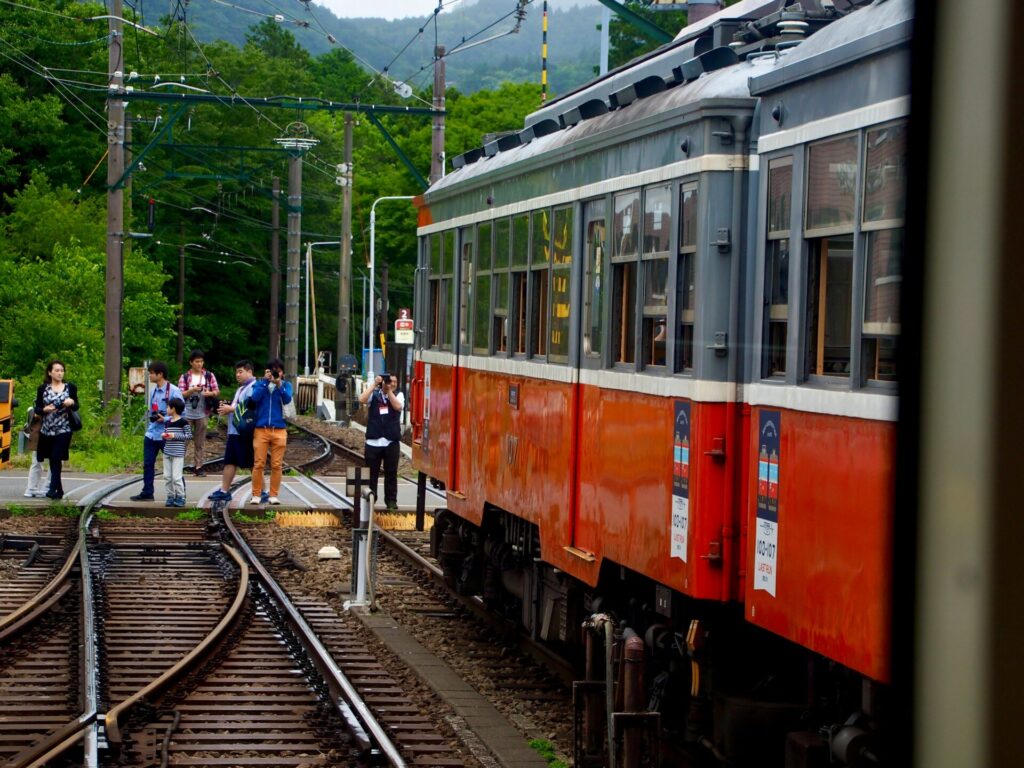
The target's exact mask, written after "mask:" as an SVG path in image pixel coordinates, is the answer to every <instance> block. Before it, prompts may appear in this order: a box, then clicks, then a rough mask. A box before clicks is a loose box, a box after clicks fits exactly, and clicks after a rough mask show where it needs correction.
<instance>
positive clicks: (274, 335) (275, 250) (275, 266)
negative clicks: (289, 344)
mask: <svg viewBox="0 0 1024 768" xmlns="http://www.w3.org/2000/svg"><path fill="white" fill-rule="evenodd" d="M271 195H272V196H273V204H272V205H271V208H270V344H269V345H268V349H269V351H270V357H280V355H281V319H280V317H278V312H277V308H278V305H279V304H280V303H281V233H280V230H281V213H280V200H281V180H280V179H279V178H277V176H275V177H274V178H273V181H271Z"/></svg>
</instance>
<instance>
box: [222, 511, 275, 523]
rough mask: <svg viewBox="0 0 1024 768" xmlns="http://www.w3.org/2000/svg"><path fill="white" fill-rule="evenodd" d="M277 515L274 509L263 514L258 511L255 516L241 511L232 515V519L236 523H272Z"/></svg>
mask: <svg viewBox="0 0 1024 768" xmlns="http://www.w3.org/2000/svg"><path fill="white" fill-rule="evenodd" d="M276 515H277V513H276V512H275V511H274V510H272V509H268V510H265V511H263V512H262V513H261V512H259V511H257V512H256V514H253V515H250V514H249V513H247V512H244V511H242V510H240V509H239V510H236V511H234V512H232V513H231V519H232V520H234V521H235V522H236V523H272V522H274V517H275V516H276Z"/></svg>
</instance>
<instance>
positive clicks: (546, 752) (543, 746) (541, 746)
mask: <svg viewBox="0 0 1024 768" xmlns="http://www.w3.org/2000/svg"><path fill="white" fill-rule="evenodd" d="M529 743H530V749H533V750H535V751H536V752H537V754H538V755H540V756H541V757H542V758H544V759H545V760H547V761H548V766H549V768H569V766H568V764H567V763H565V762H564V761H562V760H559V759H558V756H557V755H556V754H555V746H554V744H552V743H551V742H550V741H548V740H547V739H530V742H529Z"/></svg>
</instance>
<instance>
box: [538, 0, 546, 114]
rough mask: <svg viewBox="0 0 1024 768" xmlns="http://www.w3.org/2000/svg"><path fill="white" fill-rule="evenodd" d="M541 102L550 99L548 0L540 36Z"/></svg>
mask: <svg viewBox="0 0 1024 768" xmlns="http://www.w3.org/2000/svg"><path fill="white" fill-rule="evenodd" d="M540 41H541V42H540V103H541V104H543V103H545V102H546V101H547V100H548V0H544V15H543V16H542V17H541V36H540Z"/></svg>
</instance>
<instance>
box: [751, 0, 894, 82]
mask: <svg viewBox="0 0 1024 768" xmlns="http://www.w3.org/2000/svg"><path fill="white" fill-rule="evenodd" d="M913 24H914V2H913V0H875V2H874V3H872V4H871V5H869V6H867V7H865V8H862V9H860V10H859V11H857V12H856V13H852V14H850V15H849V16H846V17H844V18H841V19H838V20H837V21H834V22H832V23H831V24H829V25H828V26H827V27H825V28H824V29H822V30H821V31H820V32H817V33H816V34H814V35H811V36H810V37H809V38H807V40H805V41H804V42H802V43H800V45H798V46H796V47H794V48H790V49H788V50H785V51H783V52H782V53H781V54H780V56H779V66H778V67H775V68H774V69H773V70H771V71H766V72H763V73H761V74H759V75H757V76H755V77H754V78H753V79H752V81H751V84H750V93H751V94H752V95H754V96H758V95H760V94H762V93H768V92H770V91H772V90H775V89H777V88H781V87H783V86H786V85H789V84H791V83H794V82H796V81H798V80H801V79H803V78H806V77H811V76H813V75H816V74H819V73H821V72H824V71H826V70H829V69H833V68H835V67H837V66H842V65H844V64H851V63H853V62H854V61H856V60H857V59H860V58H863V57H865V56H870V55H873V54H875V53H878V52H879V51H882V50H885V49H886V48H889V47H892V46H894V45H900V44H904V43H907V42H909V41H910V38H911V34H912V33H913Z"/></svg>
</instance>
